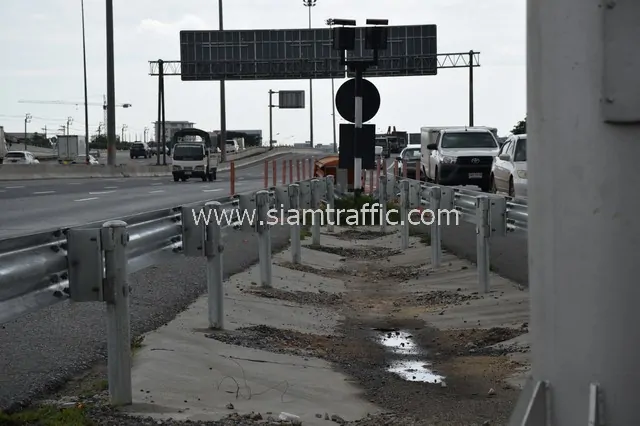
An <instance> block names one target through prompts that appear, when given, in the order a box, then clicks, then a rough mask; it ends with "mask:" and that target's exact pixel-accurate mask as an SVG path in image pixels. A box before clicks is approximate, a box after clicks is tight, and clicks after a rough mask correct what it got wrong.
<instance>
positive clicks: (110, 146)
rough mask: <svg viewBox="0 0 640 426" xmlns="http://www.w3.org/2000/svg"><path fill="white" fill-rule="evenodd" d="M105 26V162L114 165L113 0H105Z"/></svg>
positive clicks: (114, 79)
mask: <svg viewBox="0 0 640 426" xmlns="http://www.w3.org/2000/svg"><path fill="white" fill-rule="evenodd" d="M106 5H107V13H106V26H107V164H108V165H109V166H115V165H116V72H115V59H114V47H113V0H106Z"/></svg>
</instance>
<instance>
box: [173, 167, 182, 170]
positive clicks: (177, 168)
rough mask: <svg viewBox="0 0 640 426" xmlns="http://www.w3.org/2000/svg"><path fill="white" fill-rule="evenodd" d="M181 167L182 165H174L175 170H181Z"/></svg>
mask: <svg viewBox="0 0 640 426" xmlns="http://www.w3.org/2000/svg"><path fill="white" fill-rule="evenodd" d="M180 169H181V167H180V166H173V170H180Z"/></svg>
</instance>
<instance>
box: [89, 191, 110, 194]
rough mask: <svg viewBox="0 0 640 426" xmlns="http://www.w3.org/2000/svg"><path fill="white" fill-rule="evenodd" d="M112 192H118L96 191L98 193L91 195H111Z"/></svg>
mask: <svg viewBox="0 0 640 426" xmlns="http://www.w3.org/2000/svg"><path fill="white" fill-rule="evenodd" d="M112 192H116V191H96V192H90V193H89V195H102V194H111V193H112Z"/></svg>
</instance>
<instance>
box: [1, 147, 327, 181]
mask: <svg viewBox="0 0 640 426" xmlns="http://www.w3.org/2000/svg"><path fill="white" fill-rule="evenodd" d="M264 149H265V151H266V152H262V153H259V154H257V155H256V152H255V151H254V150H251V151H247V152H243V153H240V154H237V156H234V157H231V156H229V157H231V158H230V161H234V162H236V163H235V164H236V167H243V166H246V165H250V164H255V163H259V162H261V161H265V160H268V159H269V158H273V157H275V156H279V155H282V154H288V153H291V154H306V153H309V154H317V151H313V150H309V149H292V148H290V147H283V148H274V149H273V151H268V148H264ZM242 160H244V161H242ZM229 167H230V166H229V162H225V163H223V164H221V165H220V167H219V168H218V171H220V172H224V171H228V170H229ZM163 176H171V166H156V165H148V166H144V165H120V166H105V165H100V166H95V165H94V166H88V165H86V164H73V165H61V164H34V165H17V164H1V165H0V181H11V180H38V179H80V178H86V179H96V178H97V179H100V178H122V177H125V178H130V177H163Z"/></svg>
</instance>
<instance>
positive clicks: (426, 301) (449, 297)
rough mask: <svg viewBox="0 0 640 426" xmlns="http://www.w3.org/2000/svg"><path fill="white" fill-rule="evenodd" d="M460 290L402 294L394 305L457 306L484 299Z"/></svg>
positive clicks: (476, 294)
mask: <svg viewBox="0 0 640 426" xmlns="http://www.w3.org/2000/svg"><path fill="white" fill-rule="evenodd" d="M461 291H462V290H460V291H446V290H436V291H429V292H426V293H416V294H412V295H409V296H402V297H400V298H399V299H397V300H395V301H394V302H393V305H394V306H398V307H406V306H455V305H462V304H465V303H466V304H469V303H468V302H470V301H472V300H478V299H482V298H483V297H482V296H480V295H479V294H478V293H472V294H464V293H462V292H461Z"/></svg>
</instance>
